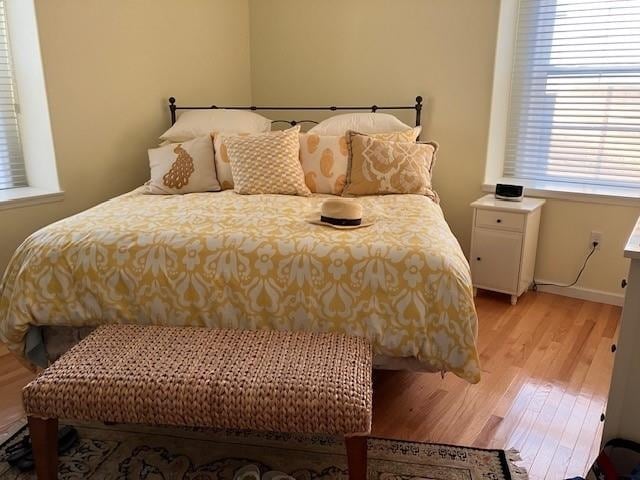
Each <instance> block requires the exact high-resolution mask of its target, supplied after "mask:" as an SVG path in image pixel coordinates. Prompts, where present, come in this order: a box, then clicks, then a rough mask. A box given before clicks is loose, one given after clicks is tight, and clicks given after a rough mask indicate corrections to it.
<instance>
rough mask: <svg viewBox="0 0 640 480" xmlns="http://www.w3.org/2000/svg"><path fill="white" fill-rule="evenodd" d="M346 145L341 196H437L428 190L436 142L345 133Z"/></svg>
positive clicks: (429, 188) (435, 197) (434, 197)
mask: <svg viewBox="0 0 640 480" xmlns="http://www.w3.org/2000/svg"><path fill="white" fill-rule="evenodd" d="M347 147H348V149H349V166H348V168H347V183H346V185H345V187H344V191H343V195H344V196H354V195H378V194H386V193H415V194H419V195H428V196H430V197H431V198H433V199H437V196H436V195H435V193H434V192H433V190H432V189H431V168H432V166H433V162H434V160H435V154H436V150H437V148H438V147H437V144H435V143H413V142H393V141H388V140H381V139H378V138H374V137H372V136H371V135H362V134H360V133H357V132H347Z"/></svg>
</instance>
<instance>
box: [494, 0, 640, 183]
mask: <svg viewBox="0 0 640 480" xmlns="http://www.w3.org/2000/svg"><path fill="white" fill-rule="evenodd" d="M512 61H513V65H512V76H511V88H510V91H511V94H510V101H509V105H508V117H507V130H506V135H505V144H506V145H505V150H504V164H503V171H502V174H503V176H504V177H509V178H516V179H532V180H541V181H545V182H564V183H566V184H581V185H591V186H607V187H616V188H623V189H624V188H633V189H638V188H640V0H599V1H594V0H591V1H590V0H521V1H520V4H519V9H518V11H517V31H516V42H515V46H514V50H513V58H512ZM494 96H495V89H494Z"/></svg>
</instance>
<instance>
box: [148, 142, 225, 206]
mask: <svg viewBox="0 0 640 480" xmlns="http://www.w3.org/2000/svg"><path fill="white" fill-rule="evenodd" d="M149 168H150V170H151V179H150V180H149V181H148V182H147V184H146V186H145V192H146V193H155V194H161V195H171V194H179V193H192V192H217V191H219V190H220V184H219V183H218V180H217V178H216V170H215V166H214V162H213V144H212V142H211V137H210V136H209V135H206V136H204V137H197V138H194V139H193V140H189V141H188V142H183V143H169V144H167V145H164V146H162V147H159V148H152V149H150V150H149Z"/></svg>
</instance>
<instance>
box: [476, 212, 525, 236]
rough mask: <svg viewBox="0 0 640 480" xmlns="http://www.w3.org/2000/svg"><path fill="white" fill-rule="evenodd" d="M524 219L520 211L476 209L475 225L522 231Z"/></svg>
mask: <svg viewBox="0 0 640 480" xmlns="http://www.w3.org/2000/svg"><path fill="white" fill-rule="evenodd" d="M524 220H525V215H524V214H522V213H510V212H499V211H495V210H481V209H478V210H476V225H477V226H478V227H485V228H498V229H500V230H510V231H512V232H522V231H524Z"/></svg>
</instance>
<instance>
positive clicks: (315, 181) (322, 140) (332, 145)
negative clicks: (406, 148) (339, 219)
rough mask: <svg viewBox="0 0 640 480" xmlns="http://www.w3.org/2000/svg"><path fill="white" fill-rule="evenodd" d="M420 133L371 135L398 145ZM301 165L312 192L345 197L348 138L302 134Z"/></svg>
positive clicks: (416, 131) (417, 129)
mask: <svg viewBox="0 0 640 480" xmlns="http://www.w3.org/2000/svg"><path fill="white" fill-rule="evenodd" d="M420 130H421V127H416V128H411V129H408V130H405V131H402V132H391V133H375V134H371V135H370V136H371V137H374V138H378V139H381V140H391V141H395V142H415V140H416V138H417V136H418V135H419V134H420ZM300 163H301V164H302V170H303V171H304V180H305V182H306V184H307V186H308V187H309V189H310V190H311V191H312V192H314V193H331V194H333V195H341V194H342V191H343V189H344V185H345V181H346V178H347V165H348V163H349V152H348V149H347V137H346V136H344V135H341V136H338V135H316V134H315V133H306V134H301V135H300ZM218 178H220V170H218ZM220 181H221V182H222V180H220ZM223 188H224V183H223Z"/></svg>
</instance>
